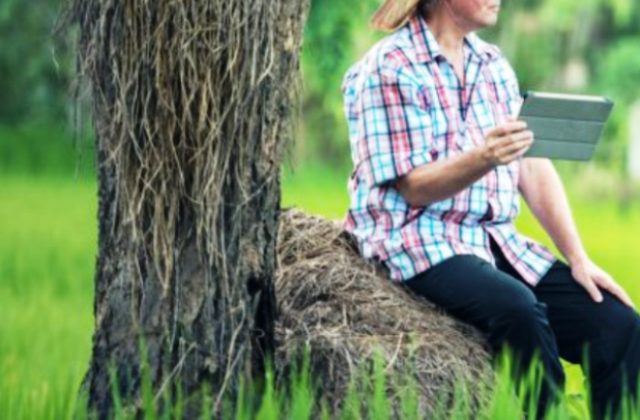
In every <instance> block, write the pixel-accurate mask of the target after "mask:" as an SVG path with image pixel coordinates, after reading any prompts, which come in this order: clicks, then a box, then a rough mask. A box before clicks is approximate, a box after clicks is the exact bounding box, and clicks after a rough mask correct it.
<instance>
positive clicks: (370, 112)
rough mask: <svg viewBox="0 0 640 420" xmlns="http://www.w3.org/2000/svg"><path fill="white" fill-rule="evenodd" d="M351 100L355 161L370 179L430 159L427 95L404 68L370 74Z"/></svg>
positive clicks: (377, 181) (389, 177)
mask: <svg viewBox="0 0 640 420" xmlns="http://www.w3.org/2000/svg"><path fill="white" fill-rule="evenodd" d="M360 86H361V88H360V89H359V92H358V94H357V99H356V100H355V102H354V109H352V111H353V112H351V115H349V114H348V116H349V118H350V120H351V121H350V125H351V129H350V137H351V143H352V153H353V158H354V161H355V162H354V163H355V164H356V167H357V168H358V170H359V173H360V174H361V175H362V176H363V178H364V179H365V181H366V182H367V183H368V184H370V185H382V184H385V183H388V182H390V181H394V180H396V179H397V178H399V177H401V176H402V175H405V174H407V173H408V172H410V171H411V170H412V169H414V168H415V167H417V166H420V165H424V164H426V163H428V162H431V161H432V160H434V157H435V149H434V147H433V144H432V143H433V133H432V126H431V119H430V113H429V107H428V100H427V98H426V96H425V94H424V92H423V90H422V89H421V87H420V83H419V82H418V81H417V80H415V79H414V78H413V77H411V76H410V75H406V74H405V73H404V72H403V70H390V69H385V70H378V71H376V72H374V73H372V74H370V75H368V76H367V77H366V78H365V79H364V80H363V81H362V84H361V85H360Z"/></svg>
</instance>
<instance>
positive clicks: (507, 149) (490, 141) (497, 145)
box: [480, 121, 534, 166]
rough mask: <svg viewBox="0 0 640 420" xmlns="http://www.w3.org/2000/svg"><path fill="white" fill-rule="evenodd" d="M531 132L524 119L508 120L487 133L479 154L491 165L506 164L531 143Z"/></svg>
mask: <svg viewBox="0 0 640 420" xmlns="http://www.w3.org/2000/svg"><path fill="white" fill-rule="evenodd" d="M533 140H534V138H533V132H532V131H531V130H528V129H527V123H525V122H524V121H508V122H506V123H504V124H501V125H498V126H497V127H494V128H493V129H491V131H489V132H488V133H487V136H486V141H485V144H484V145H483V146H481V150H480V152H481V156H482V157H483V159H484V160H485V161H486V162H487V163H488V164H489V165H491V166H499V165H507V164H509V163H511V162H512V161H514V160H516V159H518V158H519V157H520V156H522V155H524V154H525V153H526V152H527V150H529V148H530V147H531V145H532V144H533Z"/></svg>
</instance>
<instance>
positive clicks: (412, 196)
mask: <svg viewBox="0 0 640 420" xmlns="http://www.w3.org/2000/svg"><path fill="white" fill-rule="evenodd" d="M492 168H493V166H492V165H491V164H490V163H489V162H488V161H487V160H486V159H484V158H483V157H482V156H481V151H480V149H479V148H476V149H473V150H470V151H468V152H465V153H462V154H460V155H457V156H455V157H452V158H449V159H444V160H439V161H435V162H432V163H430V164H428V165H423V166H420V167H418V168H415V169H414V170H413V171H411V172H409V173H408V174H407V175H405V176H404V177H403V178H401V179H400V180H399V182H398V183H397V187H398V190H399V191H400V193H401V194H402V195H403V196H404V198H405V199H406V200H407V202H409V203H410V204H411V205H412V206H416V207H421V206H426V205H429V204H431V203H434V202H436V201H441V200H446V199H447V198H450V197H452V196H454V195H455V194H457V193H458V192H460V191H462V190H464V189H465V188H467V187H468V186H469V185H471V184H473V183H474V182H475V181H477V180H478V179H480V178H481V177H482V176H484V175H485V174H486V173H487V172H488V171H490V170H491V169H492Z"/></svg>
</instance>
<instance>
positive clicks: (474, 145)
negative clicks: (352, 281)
mask: <svg viewBox="0 0 640 420" xmlns="http://www.w3.org/2000/svg"><path fill="white" fill-rule="evenodd" d="M499 8H500V4H499V0H426V1H425V0H422V1H420V0H413V1H412V0H387V1H386V2H385V3H384V4H383V6H382V7H381V8H380V9H379V10H378V12H377V13H376V15H375V16H374V19H373V23H374V26H376V27H377V28H379V29H385V30H390V31H391V30H392V31H393V32H392V33H391V34H389V35H388V36H387V37H385V38H384V39H383V40H381V41H380V42H379V43H377V44H376V45H375V46H374V47H373V48H372V49H371V50H370V51H369V52H368V53H367V54H366V55H365V56H364V57H363V58H362V59H361V60H360V61H359V62H358V63H356V64H355V65H354V66H352V68H351V69H350V70H349V71H348V72H347V74H346V76H345V79H344V84H343V93H344V100H345V111H346V115H347V119H348V122H349V132H350V140H351V148H352V158H353V162H354V165H355V168H354V171H353V174H352V176H351V178H350V180H349V193H350V197H351V205H350V209H349V213H348V215H347V217H346V219H345V228H346V229H347V230H348V231H350V232H351V233H353V234H354V235H355V237H356V238H357V240H358V245H359V248H360V252H361V253H362V255H363V256H364V257H365V258H369V259H377V260H379V261H381V262H382V263H383V264H384V266H386V267H387V268H388V270H389V275H390V277H391V278H392V279H393V280H395V281H398V282H403V283H404V284H406V285H407V286H408V287H410V288H411V289H412V290H414V291H415V292H417V293H419V294H421V295H423V296H425V297H426V298H428V299H429V300H431V301H433V302H435V303H436V304H438V305H440V306H442V307H443V308H445V309H446V310H447V311H449V312H450V313H451V314H452V315H454V316H456V317H458V318H460V319H461V320H463V321H465V322H468V323H471V324H473V325H475V326H476V327H478V328H479V329H480V330H481V331H483V332H484V333H486V335H487V338H488V341H489V343H490V344H491V346H492V348H493V349H494V350H495V351H496V352H497V351H499V350H500V349H502V348H504V347H509V348H510V349H511V350H512V351H513V352H514V354H515V357H516V361H517V363H516V367H517V369H516V370H515V373H514V374H515V375H516V376H518V375H520V372H523V371H524V369H526V368H527V366H528V365H529V363H530V362H531V360H532V357H533V355H534V353H536V352H537V353H538V354H539V356H540V361H541V363H542V366H543V368H544V372H545V381H544V383H543V389H542V394H541V399H540V402H539V407H540V409H545V408H546V407H548V404H549V403H550V402H552V401H553V400H554V398H555V397H556V396H557V395H558V394H557V392H559V391H561V390H562V388H563V386H564V381H565V377H564V373H563V370H562V366H561V364H560V357H562V358H564V359H566V360H568V361H570V362H573V363H586V364H587V366H588V375H589V378H590V380H591V386H592V403H593V410H594V414H595V415H596V416H597V417H600V416H602V415H604V413H605V410H607V407H611V409H616V407H617V406H618V404H619V399H620V396H621V394H622V392H623V387H624V386H626V387H628V388H629V389H632V390H635V389H636V383H637V376H638V372H639V371H640V317H639V316H638V314H637V313H636V312H635V311H634V309H633V304H632V303H631V300H630V299H629V297H628V296H627V294H626V293H625V291H624V290H623V289H622V288H621V287H620V286H619V285H618V284H616V282H615V281H614V280H613V279H612V278H611V277H610V276H609V275H608V274H607V273H605V272H604V271H603V270H602V269H600V268H599V267H598V266H597V265H596V264H595V263H593V262H592V261H591V259H590V258H589V256H588V255H587V252H586V251H585V249H584V247H583V245H582V243H581V241H580V238H579V235H578V232H577V230H576V227H575V223H574V221H573V220H572V216H571V211H570V208H569V205H568V201H567V198H566V195H565V192H564V189H563V186H562V184H561V182H560V179H559V177H558V175H557V173H556V171H555V169H554V167H553V165H552V164H551V162H550V161H549V160H547V159H532V158H524V159H523V158H522V156H523V154H524V153H525V152H526V151H527V150H528V148H529V147H530V146H531V144H532V142H533V141H534V138H533V133H532V132H531V131H529V130H528V129H527V126H526V124H525V123H524V122H522V121H517V120H516V118H514V116H515V115H517V113H518V109H519V106H520V103H521V96H520V93H519V88H518V82H517V79H516V76H515V74H514V72H513V70H512V68H511V66H510V65H509V63H508V62H507V60H506V59H505V58H504V56H503V55H502V54H501V52H500V50H499V49H498V48H497V47H495V46H493V45H490V44H488V43H485V42H484V41H482V40H481V39H480V38H479V37H478V36H477V35H475V33H474V31H475V30H477V29H480V28H483V27H487V26H491V25H494V24H495V23H496V21H497V17H498V12H499ZM520 193H521V194H522V196H523V197H524V199H525V200H526V201H527V203H528V205H529V207H530V208H531V210H532V212H533V214H534V215H535V216H536V218H537V219H538V220H539V221H540V223H541V224H542V226H543V227H544V228H545V230H546V231H547V232H548V234H549V235H550V237H551V238H552V240H553V241H554V243H555V244H556V246H557V248H558V250H559V251H560V252H561V253H562V254H563V256H564V257H565V258H566V261H568V265H567V264H565V263H564V262H562V261H560V260H558V259H556V258H555V257H554V256H553V254H552V253H551V252H550V251H549V250H548V249H547V248H545V247H544V246H542V245H540V244H539V243H536V242H535V241H533V240H531V239H530V238H527V237H525V236H523V235H522V234H520V233H518V232H517V231H516V229H515V227H514V223H513V222H514V219H515V218H516V216H517V215H518V213H519V194H520ZM585 349H588V352H587V357H586V358H584V359H583V357H582V356H583V351H584V350H585ZM584 367H585V366H583V368H584ZM623 378H626V381H623Z"/></svg>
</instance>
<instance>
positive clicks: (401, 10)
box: [371, 0, 438, 31]
mask: <svg viewBox="0 0 640 420" xmlns="http://www.w3.org/2000/svg"><path fill="white" fill-rule="evenodd" d="M437 2H438V0H385V2H384V3H383V4H382V6H380V8H378V10H377V11H376V12H375V13H374V14H373V17H372V18H371V25H372V26H373V27H374V28H375V29H379V30H382V31H393V30H395V29H397V28H399V27H400V26H402V25H403V24H404V23H406V22H407V20H409V18H410V17H411V16H412V15H413V13H414V12H415V11H416V9H418V8H419V7H420V8H429V7H431V6H433V5H434V4H435V3H437Z"/></svg>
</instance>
